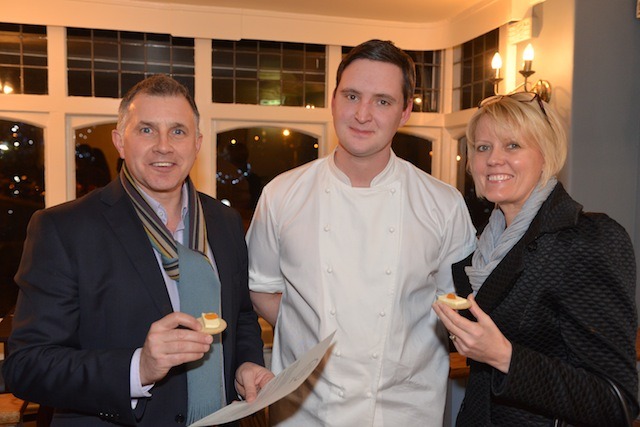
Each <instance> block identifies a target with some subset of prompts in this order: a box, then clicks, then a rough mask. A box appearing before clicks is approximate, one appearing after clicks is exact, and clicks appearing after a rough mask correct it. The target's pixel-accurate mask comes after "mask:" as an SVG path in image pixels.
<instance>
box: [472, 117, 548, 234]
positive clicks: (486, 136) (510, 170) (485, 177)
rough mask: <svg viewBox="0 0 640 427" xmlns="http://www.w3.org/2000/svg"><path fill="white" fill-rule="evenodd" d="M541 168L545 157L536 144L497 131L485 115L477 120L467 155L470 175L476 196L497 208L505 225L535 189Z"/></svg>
mask: <svg viewBox="0 0 640 427" xmlns="http://www.w3.org/2000/svg"><path fill="white" fill-rule="evenodd" d="M543 165H544V158H543V156H542V153H541V152H540V150H539V149H538V147H537V146H536V144H534V143H532V142H530V141H524V140H522V138H520V137H519V136H518V135H515V134H508V133H506V132H497V131H496V127H495V125H494V123H493V121H492V120H491V119H490V118H488V117H486V116H485V117H482V118H481V119H480V120H479V121H478V126H477V128H476V132H475V142H474V148H473V152H472V153H470V169H471V175H472V176H473V180H474V182H475V185H476V188H477V190H478V194H481V195H482V196H484V197H485V198H486V199H487V200H489V201H490V202H493V203H496V204H497V205H498V206H499V207H500V209H501V210H502V212H503V213H504V215H505V218H506V220H507V225H508V224H510V223H511V221H512V220H513V219H514V218H515V216H516V215H517V214H518V212H520V210H521V209H522V206H523V205H524V203H525V202H526V200H527V199H528V198H529V196H530V195H531V192H533V190H534V189H535V187H536V185H537V184H538V181H539V180H540V176H541V174H542V167H543Z"/></svg>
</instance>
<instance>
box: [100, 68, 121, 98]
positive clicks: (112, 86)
mask: <svg viewBox="0 0 640 427" xmlns="http://www.w3.org/2000/svg"><path fill="white" fill-rule="evenodd" d="M94 75H95V79H96V80H95V94H96V96H102V97H105V98H118V97H119V94H118V73H109V72H101V71H96V72H95V73H94Z"/></svg>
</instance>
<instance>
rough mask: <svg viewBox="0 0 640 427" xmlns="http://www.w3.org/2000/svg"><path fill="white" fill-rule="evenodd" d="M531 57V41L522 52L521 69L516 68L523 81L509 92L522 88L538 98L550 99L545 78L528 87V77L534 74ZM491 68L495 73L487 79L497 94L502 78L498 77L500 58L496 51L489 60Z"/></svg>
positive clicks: (532, 53) (549, 89)
mask: <svg viewBox="0 0 640 427" xmlns="http://www.w3.org/2000/svg"><path fill="white" fill-rule="evenodd" d="M533 57H534V51H533V46H531V43H529V44H528V45H527V47H526V48H525V49H524V52H523V54H522V60H523V64H522V69H521V70H518V72H519V73H520V74H521V75H522V77H524V82H522V83H521V84H519V85H518V86H516V88H515V89H514V90H513V91H512V92H511V93H514V92H517V91H518V89H520V88H522V90H523V91H524V92H534V93H537V94H538V96H539V97H540V99H542V100H543V101H545V102H549V100H550V99H551V83H549V82H548V81H547V80H538V81H537V82H536V83H535V84H534V85H533V86H531V87H529V77H531V76H532V75H533V74H535V71H534V70H533V69H532V66H533ZM491 68H492V69H493V70H494V73H495V74H494V76H493V77H491V78H490V79H489V81H490V82H491V83H492V84H493V92H494V93H495V94H496V95H498V86H499V85H500V82H501V81H502V80H503V79H502V78H500V68H502V58H501V57H500V54H499V53H498V52H496V53H495V55H493V59H492V60H491Z"/></svg>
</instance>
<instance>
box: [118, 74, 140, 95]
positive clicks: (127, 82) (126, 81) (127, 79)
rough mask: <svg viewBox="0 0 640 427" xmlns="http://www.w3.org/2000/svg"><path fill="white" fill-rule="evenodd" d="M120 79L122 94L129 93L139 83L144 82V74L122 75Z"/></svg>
mask: <svg viewBox="0 0 640 427" xmlns="http://www.w3.org/2000/svg"><path fill="white" fill-rule="evenodd" d="M120 79H121V81H122V87H121V92H122V93H127V92H128V91H129V89H131V88H132V87H134V86H135V85H136V84H137V83H138V82H141V81H142V80H144V73H122V75H121V76H120Z"/></svg>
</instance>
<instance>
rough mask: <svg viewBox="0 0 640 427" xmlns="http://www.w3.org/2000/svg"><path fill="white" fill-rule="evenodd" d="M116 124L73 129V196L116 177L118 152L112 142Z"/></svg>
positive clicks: (100, 185) (84, 192)
mask: <svg viewBox="0 0 640 427" xmlns="http://www.w3.org/2000/svg"><path fill="white" fill-rule="evenodd" d="M115 127H116V123H108V124H102V125H95V126H89V127H84V128H80V129H76V131H75V143H76V197H81V196H83V195H85V194H87V193H89V192H90V191H92V190H94V189H96V188H99V187H103V186H105V185H107V184H108V183H109V182H110V181H111V179H112V178H115V177H116V176H117V174H118V166H119V164H120V162H119V158H120V156H119V155H118V151H117V150H116V149H115V147H114V146H113V143H112V142H111V131H112V130H113V129H115Z"/></svg>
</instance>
